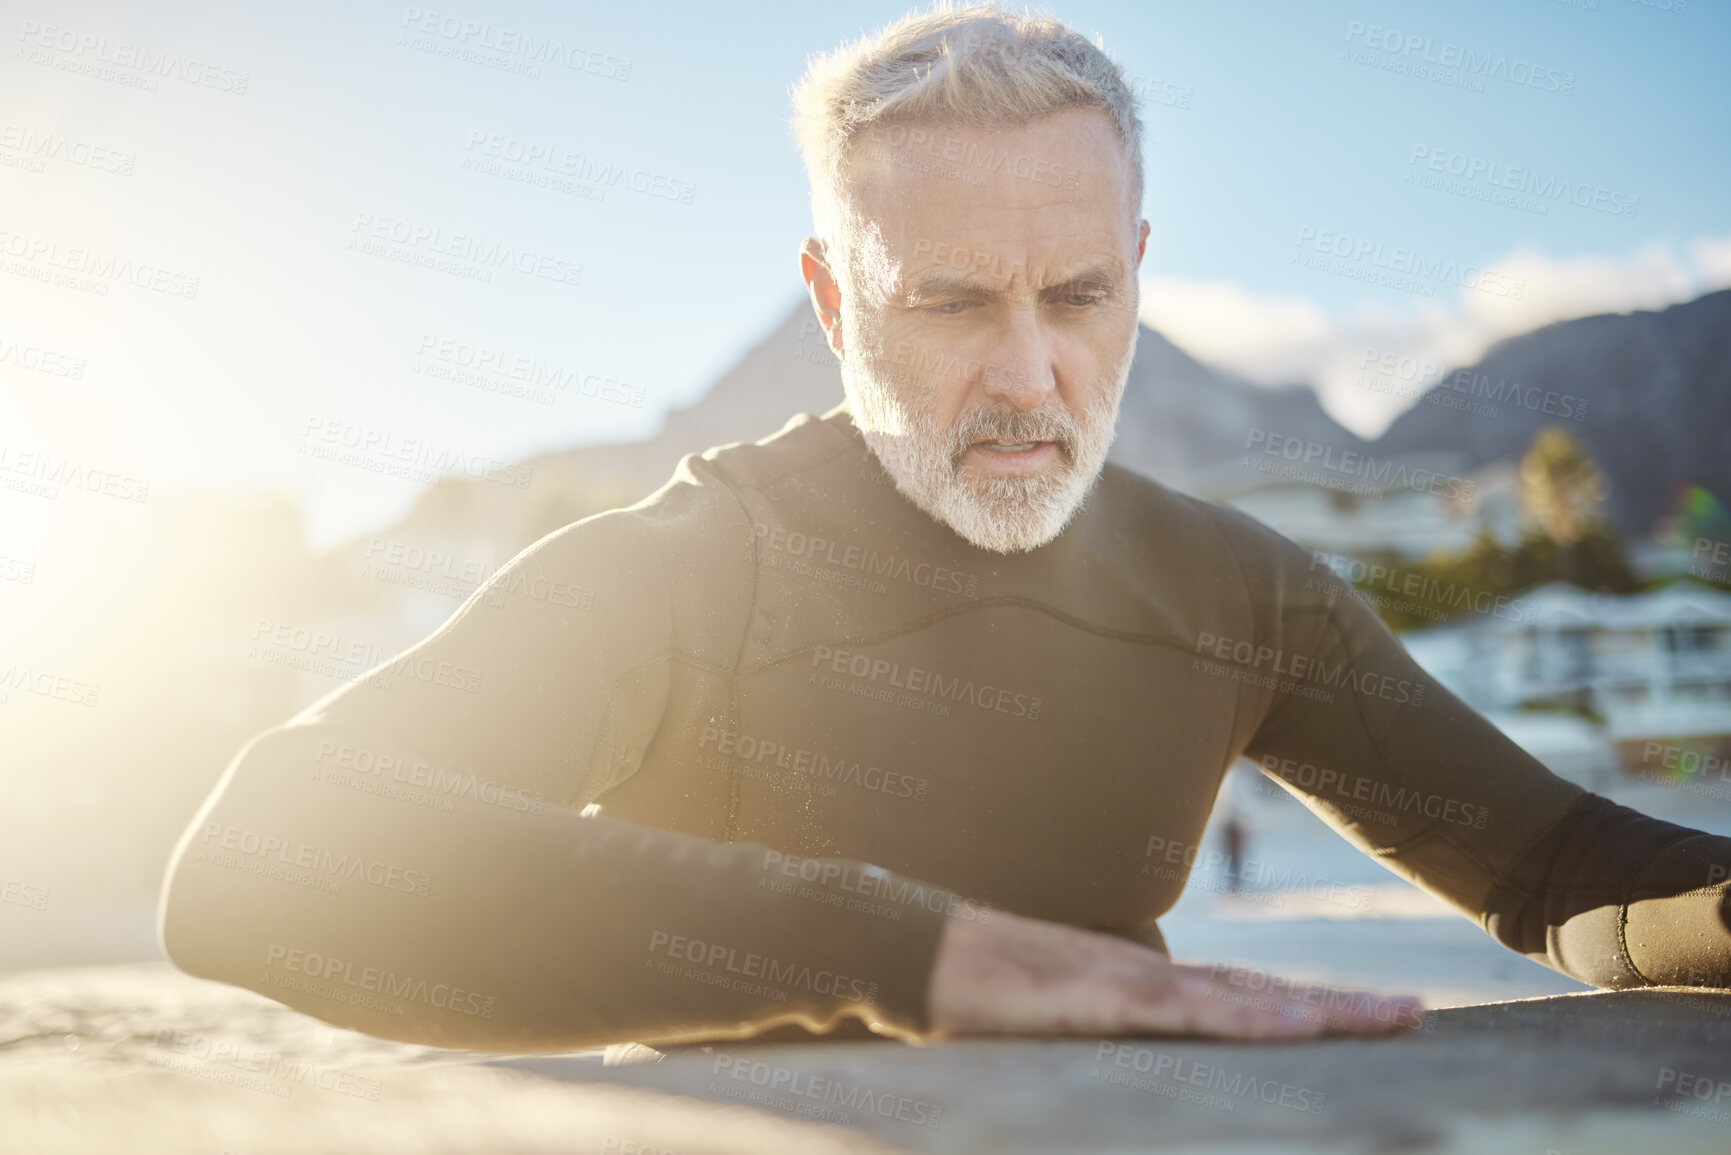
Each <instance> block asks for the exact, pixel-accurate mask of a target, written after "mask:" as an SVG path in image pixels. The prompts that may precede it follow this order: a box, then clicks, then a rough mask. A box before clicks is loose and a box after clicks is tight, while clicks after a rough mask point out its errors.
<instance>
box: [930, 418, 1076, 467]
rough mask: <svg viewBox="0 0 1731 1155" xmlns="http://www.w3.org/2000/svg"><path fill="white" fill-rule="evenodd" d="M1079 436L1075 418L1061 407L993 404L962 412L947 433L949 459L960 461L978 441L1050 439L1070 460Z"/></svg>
mask: <svg viewBox="0 0 1731 1155" xmlns="http://www.w3.org/2000/svg"><path fill="white" fill-rule="evenodd" d="M1080 439H1081V431H1080V430H1079V429H1077V427H1076V421H1075V419H1074V418H1073V417H1071V416H1070V415H1069V414H1068V413H1067V412H1065V411H1064V410H1063V409H1061V408H1060V409H1046V408H1040V409H1017V408H1014V407H1013V406H1007V405H999V406H992V407H989V408H985V409H976V410H974V411H973V412H971V413H965V414H963V415H962V417H961V418H960V419H959V420H957V422H956V425H955V428H954V429H953V430H952V431H951V433H950V461H951V463H952V464H958V463H960V461H961V459H962V455H963V454H965V453H967V451H968V449H969V448H970V447H972V446H973V445H974V444H975V443H977V442H980V441H1008V442H1016V441H1050V442H1053V443H1054V444H1056V445H1057V447H1058V451H1059V452H1060V453H1061V454H1063V456H1064V459H1065V460H1066V461H1069V462H1072V463H1073V462H1074V461H1075V460H1076V446H1077V444H1078V442H1079V441H1080Z"/></svg>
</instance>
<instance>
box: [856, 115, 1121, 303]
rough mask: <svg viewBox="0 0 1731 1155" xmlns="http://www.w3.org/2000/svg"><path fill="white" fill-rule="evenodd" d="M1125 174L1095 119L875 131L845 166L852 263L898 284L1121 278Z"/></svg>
mask: <svg viewBox="0 0 1731 1155" xmlns="http://www.w3.org/2000/svg"><path fill="white" fill-rule="evenodd" d="M1128 167H1129V166H1128V164H1127V162H1126V151H1125V150H1124V148H1123V146H1122V143H1121V142H1120V141H1118V139H1117V136H1116V130H1115V129H1114V128H1113V127H1112V125H1111V122H1110V121H1109V120H1108V119H1107V118H1106V116H1105V114H1104V113H1103V112H1100V111H1099V110H1095V109H1067V110H1065V111H1064V112H1061V113H1055V114H1052V115H1051V116H1047V117H1042V118H1040V119H1039V120H1036V121H1032V122H1029V123H1028V124H1025V125H1006V126H993V127H982V126H971V125H958V124H950V123H944V122H935V123H934V122H912V123H907V124H901V123H897V124H892V125H888V126H879V127H877V128H874V129H872V130H870V132H869V133H868V134H867V135H866V137H865V138H864V139H863V140H862V141H861V144H860V148H859V150H858V151H857V152H856V153H855V155H854V157H853V161H852V163H851V164H850V166H849V168H850V172H849V180H848V185H849V194H850V195H849V197H848V199H849V200H850V201H851V202H852V205H853V208H854V210H855V213H856V214H857V217H856V220H857V223H858V225H859V226H860V227H859V229H858V230H857V232H856V236H855V241H856V255H857V256H859V257H861V258H864V262H863V263H864V264H866V265H868V266H871V267H872V272H873V273H874V274H875V276H874V277H873V279H874V280H879V281H882V280H885V279H886V278H887V279H889V280H892V281H894V282H896V283H897V284H898V285H907V284H909V283H911V282H913V281H914V280H916V279H921V278H923V279H926V280H928V281H937V280H955V279H956V278H958V277H965V278H968V279H970V280H978V281H980V282H981V283H982V284H995V285H1006V284H1008V283H1009V282H1011V281H1017V282H1022V283H1031V284H1034V285H1036V286H1038V285H1039V284H1056V283H1061V282H1063V281H1066V280H1070V279H1073V278H1075V277H1076V276H1079V275H1082V274H1085V273H1103V272H1107V271H1110V272H1112V273H1113V274H1115V275H1122V272H1123V269H1124V267H1125V265H1124V256H1123V250H1124V248H1125V245H1126V242H1127V241H1128V240H1129V239H1130V238H1131V236H1132V235H1133V232H1134V222H1133V218H1134V216H1135V212H1134V208H1135V207H1139V206H1130V205H1129V204H1128V203H1127V202H1128V195H1129V191H1128V190H1129V184H1130V182H1129V174H1128ZM862 271H864V270H862ZM886 287H887V286H886Z"/></svg>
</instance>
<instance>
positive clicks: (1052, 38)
mask: <svg viewBox="0 0 1731 1155" xmlns="http://www.w3.org/2000/svg"><path fill="white" fill-rule="evenodd" d="M793 102H794V116H793V128H794V135H795V136H796V137H797V138H798V141H799V148H800V153H801V155H802V156H803V157H804V159H805V166H806V172H807V174H808V175H809V176H810V178H811V204H812V216H813V218H814V221H815V223H816V226H817V230H818V236H819V238H820V239H821V240H823V241H824V242H825V244H826V245H828V244H829V243H830V242H832V241H836V240H842V241H844V243H845V240H846V238H848V237H850V236H851V235H852V234H853V232H854V231H855V230H854V228H853V227H850V224H849V218H850V217H851V216H852V213H851V211H850V209H849V206H848V205H847V202H846V198H845V196H844V195H843V193H844V190H845V188H846V179H847V172H846V169H847V163H848V158H849V155H850V151H851V148H852V146H853V143H854V140H855V138H856V137H857V136H859V134H860V133H862V132H864V131H865V130H867V129H870V128H875V127H879V126H888V125H891V124H897V123H903V124H905V123H908V122H912V121H945V120H948V121H959V122H962V123H966V124H975V125H999V124H1024V123H1026V122H1028V121H1030V120H1033V119H1035V118H1036V117H1040V116H1044V115H1046V114H1048V113H1053V112H1057V111H1059V110H1061V109H1065V108H1098V109H1100V110H1101V111H1103V112H1105V113H1106V115H1107V116H1108V117H1109V118H1110V119H1111V121H1112V124H1113V126H1114V127H1116V128H1117V130H1118V136H1119V138H1120V139H1122V140H1123V142H1124V146H1125V149H1126V150H1127V152H1128V153H1129V159H1130V182H1131V184H1130V194H1131V201H1130V203H1131V205H1132V211H1134V210H1135V208H1136V207H1139V206H1140V205H1141V203H1142V121H1141V119H1140V118H1139V117H1138V116H1137V115H1136V98H1135V96H1134V95H1133V94H1132V93H1131V91H1130V87H1129V85H1127V84H1126V83H1125V82H1124V72H1123V70H1122V69H1121V68H1120V67H1119V66H1118V64H1117V63H1116V62H1115V61H1113V60H1112V58H1111V57H1109V56H1107V55H1106V52H1105V49H1104V47H1103V46H1099V45H1095V44H1090V43H1089V42H1088V41H1087V39H1086V38H1084V37H1083V36H1082V35H1081V34H1080V33H1077V32H1075V31H1073V30H1071V29H1070V28H1069V27H1067V26H1066V25H1064V24H1063V23H1062V22H1060V21H1059V20H1056V19H1054V18H1052V17H1050V16H1036V15H1033V14H1031V13H1024V14H1022V15H1017V14H1015V13H1013V12H1005V11H1003V10H1001V9H999V8H998V7H996V6H995V5H993V4H975V5H970V6H968V7H955V6H953V5H952V4H950V3H948V2H947V0H941V2H940V3H939V5H938V6H937V7H935V8H933V9H932V10H931V11H929V12H913V13H909V14H908V15H907V16H904V17H902V19H900V20H898V21H896V22H895V23H894V24H891V25H889V26H888V27H887V28H884V29H883V30H882V31H880V32H879V33H878V34H877V35H876V36H870V37H865V38H862V39H861V40H859V41H858V42H856V43H854V44H849V45H844V46H843V47H841V48H838V49H836V50H835V51H834V52H831V53H829V54H828V55H824V56H819V57H816V58H815V59H813V60H812V62H811V64H810V66H809V67H808V68H807V70H806V74H805V77H804V78H803V79H802V80H801V81H800V82H799V84H798V85H797V86H795V88H794V92H793ZM838 232H839V234H840V235H839V236H838V235H837V234H838ZM834 255H835V256H838V257H842V258H843V259H844V260H845V254H842V253H837V254H834Z"/></svg>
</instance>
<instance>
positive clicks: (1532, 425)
mask: <svg viewBox="0 0 1731 1155" xmlns="http://www.w3.org/2000/svg"><path fill="white" fill-rule="evenodd" d="M1475 391H1476V392H1475ZM1547 392H1548V393H1550V394H1551V395H1552V397H1551V400H1550V401H1549V402H1547V401H1546V397H1545V395H1546V393H1547ZM841 397H842V390H841V380H840V376H839V373H838V368H837V362H836V359H835V357H834V356H833V355H832V354H831V353H830V352H829V349H828V346H827V345H826V344H825V342H824V339H823V335H822V333H821V331H820V330H819V329H818V327H817V324H816V322H815V320H814V319H813V317H812V314H811V309H810V306H809V305H808V304H806V303H805V302H804V301H803V300H802V301H801V302H799V303H798V304H797V305H795V306H794V307H793V308H792V310H790V312H789V313H788V315H787V317H786V318H785V319H784V320H783V321H782V322H781V323H780V324H779V325H777V326H776V327H775V328H774V329H773V330H772V331H771V332H770V333H769V334H767V335H766V336H765V337H764V339H763V340H762V341H760V342H759V343H758V344H757V345H756V346H754V347H753V348H752V349H751V350H749V351H748V352H747V353H746V354H745V355H744V356H743V357H742V358H741V359H740V360H739V362H738V363H737V364H735V365H734V366H733V367H732V368H731V369H729V370H728V371H727V372H726V373H724V374H723V375H722V376H721V377H720V378H719V379H718V380H717V381H716V383H715V385H714V386H713V387H712V388H711V389H710V390H709V392H708V393H706V394H705V395H704V396H703V397H702V398H700V399H699V400H698V401H696V402H695V403H693V404H691V405H689V406H686V407H684V408H681V409H676V410H673V411H672V412H670V413H669V414H668V416H667V420H666V423H665V424H664V425H663V426H662V428H661V430H660V432H658V433H657V434H656V435H655V436H653V437H651V438H648V439H647V440H643V441H635V442H627V443H620V444H612V445H586V446H578V447H575V448H572V449H567V450H561V451H558V452H555V453H549V454H545V455H543V456H541V457H537V458H535V459H533V460H532V461H531V462H530V463H529V464H531V465H532V466H533V467H534V483H533V484H532V485H531V486H530V488H529V489H528V490H527V491H519V490H509V489H505V488H503V487H500V486H495V485H487V484H484V483H481V482H476V481H470V480H466V479H461V478H448V479H446V480H445V481H443V482H441V483H440V484H439V485H438V486H437V487H436V488H434V489H432V490H430V491H429V492H428V493H427V494H426V496H425V497H423V498H422V499H421V501H420V502H419V503H418V504H417V505H416V507H415V509H414V510H413V511H411V513H410V514H409V516H408V517H407V518H406V519H405V520H404V521H403V522H402V523H401V524H400V525H398V526H397V527H394V528H393V529H392V530H391V531H388V532H389V533H391V534H393V535H395V536H398V537H402V538H404V539H406V540H410V541H447V542H448V541H453V540H456V539H464V540H466V541H468V542H469V543H471V544H470V546H468V547H466V548H470V549H471V550H472V551H474V550H479V552H481V553H483V554H487V553H490V554H492V555H493V556H494V557H495V558H497V560H499V561H503V560H504V559H505V558H508V557H509V556H511V554H512V553H514V552H516V550H517V549H520V548H521V547H522V546H524V545H526V544H528V543H529V542H531V541H534V540H535V539H536V538H538V537H540V536H541V535H543V534H545V533H547V532H550V531H551V530H554V529H557V528H558V527H559V526H561V525H565V524H567V523H569V522H571V521H574V520H576V519H578V518H580V517H585V516H587V515H589V514H591V513H595V512H598V511H600V510H603V509H609V508H614V507H617V506H620V505H627V504H630V503H631V502H634V501H636V500H638V499H639V498H641V497H644V496H646V495H647V494H649V493H650V492H652V491H654V490H655V489H656V488H657V487H659V486H660V485H661V484H662V483H663V482H665V481H666V480H667V479H668V477H669V476H671V474H672V472H673V469H674V467H675V466H676V465H677V464H678V462H679V459H680V458H681V457H683V456H684V455H685V454H687V453H693V452H699V451H701V450H703V449H707V448H708V447H710V446H712V445H721V444H726V443H728V442H732V441H753V440H756V439H758V438H761V437H765V436H768V435H769V434H771V433H773V432H775V431H776V430H777V429H780V428H781V427H782V425H784V424H785V423H786V421H787V419H788V418H789V417H791V416H792V415H793V414H795V413H799V412H810V413H822V412H824V411H825V410H827V409H829V408H830V407H831V406H833V405H834V404H835V403H836V402H838V401H840V400H841ZM1565 397H1567V398H1570V399H1573V400H1571V401H1569V402H1568V403H1567V409H1566V410H1565V402H1564V398H1565ZM1448 400H1463V401H1467V402H1472V403H1477V404H1481V405H1484V406H1488V407H1489V408H1488V410H1487V411H1485V412H1480V413H1469V412H1464V411H1462V410H1461V409H1459V408H1451V407H1448V406H1446V405H1444V404H1443V403H1442V402H1444V401H1448ZM1578 401H1585V402H1586V405H1585V407H1584V410H1581V413H1582V416H1583V419H1581V420H1574V419H1572V418H1571V417H1569V416H1567V415H1566V412H1574V411H1576V409H1577V405H1578ZM1547 406H1549V407H1550V408H1552V409H1554V410H1556V412H1554V413H1547V412H1546V411H1545V410H1546V408H1547ZM1550 423H1556V424H1561V425H1564V426H1565V427H1567V428H1568V429H1569V430H1570V431H1571V432H1573V433H1575V434H1577V435H1578V436H1579V437H1580V438H1581V439H1582V440H1583V442H1584V443H1585V444H1586V445H1587V446H1588V447H1589V449H1590V450H1591V451H1592V453H1593V455H1594V457H1595V459H1596V460H1597V461H1598V463H1599V466H1600V468H1601V469H1602V470H1603V471H1604V473H1605V475H1606V477H1607V479H1608V480H1609V483H1610V503H1609V505H1610V511H1611V515H1612V517H1613V518H1614V519H1615V521H1616V523H1617V524H1618V526H1619V527H1620V528H1622V529H1623V530H1624V532H1625V533H1627V534H1631V535H1634V536H1646V535H1647V534H1649V533H1650V532H1651V531H1652V529H1653V528H1654V526H1655V524H1656V522H1657V521H1658V520H1659V519H1660V518H1662V517H1663V516H1664V515H1665V513H1666V512H1667V511H1668V510H1669V509H1670V508H1671V506H1672V504H1673V503H1674V500H1673V499H1674V496H1675V494H1676V493H1678V492H1679V491H1680V490H1681V489H1682V488H1683V487H1684V486H1686V485H1688V484H1690V483H1693V484H1698V485H1701V486H1704V487H1706V488H1707V489H1708V490H1711V491H1713V492H1716V493H1719V494H1731V453H1727V452H1726V446H1727V444H1728V443H1731V291H1726V292H1719V293H1713V294H1709V295H1708V296H1705V297H1701V298H1699V299H1698V300H1695V301H1691V302H1688V303H1687V304H1682V305H1676V306H1673V307H1671V308H1669V309H1665V310H1663V311H1661V312H1652V313H1647V312H1643V313H1631V314H1623V315H1603V316H1596V317H1585V318H1582V319H1580V320H1575V321H1564V322H1560V323H1558V324H1554V325H1548V326H1546V327H1545V328H1542V329H1539V330H1536V331H1534V332H1532V333H1528V334H1525V335H1524V336H1520V337H1515V338H1511V339H1509V340H1506V341H1504V342H1502V343H1500V344H1499V345H1497V346H1495V347H1494V348H1493V349H1491V350H1490V352H1489V353H1487V354H1486V355H1485V357H1484V358H1483V359H1482V360H1481V361H1480V362H1479V363H1478V364H1476V365H1472V366H1468V367H1465V368H1463V369H1458V370H1454V371H1451V372H1450V373H1449V374H1447V375H1445V377H1444V378H1443V379H1442V383H1441V384H1439V385H1437V386H1435V387H1433V388H1432V389H1431V390H1430V391H1429V392H1428V393H1426V394H1424V395H1423V396H1422V397H1421V398H1420V399H1419V401H1418V403H1417V404H1415V405H1414V406H1413V408H1412V409H1411V410H1409V411H1408V412H1406V413H1404V414H1403V415H1402V416H1401V417H1400V418H1399V419H1397V420H1396V421H1395V422H1394V423H1393V425H1391V426H1390V427H1389V429H1388V430H1387V431H1386V432H1385V433H1384V435H1383V436H1382V437H1381V438H1379V439H1377V440H1376V441H1374V442H1367V441H1365V440H1363V439H1362V438H1360V437H1358V436H1357V435H1356V434H1354V433H1352V432H1351V431H1349V430H1347V429H1345V428H1344V427H1342V426H1341V425H1340V424H1339V423H1337V422H1336V421H1335V420H1334V419H1333V418H1332V417H1330V416H1329V415H1328V413H1327V412H1326V411H1325V410H1324V409H1323V408H1322V405H1321V404H1320V402H1319V401H1318V399H1317V395H1316V392H1315V391H1314V390H1313V389H1311V388H1310V387H1309V386H1305V385H1293V386H1288V387H1286V388H1282V389H1268V388H1262V387H1260V386H1255V385H1251V384H1249V383H1248V382H1246V381H1243V380H1241V379H1239V378H1236V377H1233V376H1231V375H1229V374H1227V373H1223V372H1221V371H1219V370H1216V369H1213V368H1210V367H1209V366H1206V365H1204V364H1202V363H1201V362H1199V361H1197V360H1195V359H1194V358H1193V357H1191V356H1190V355H1189V354H1187V353H1185V352H1184V351H1183V350H1181V349H1179V348H1178V347H1177V346H1176V345H1174V344H1173V343H1172V342H1170V341H1168V340H1167V339H1166V338H1165V337H1163V336H1161V335H1160V334H1159V333H1157V332H1155V331H1154V330H1152V329H1149V328H1147V327H1142V328H1140V329H1139V331H1138V334H1137V341H1136V356H1135V360H1134V362H1133V363H1132V366H1131V370H1130V376H1129V380H1128V382H1127V383H1126V386H1125V393H1124V402H1123V407H1122V410H1121V412H1120V416H1119V422H1118V433H1117V438H1116V441H1115V442H1114V444H1113V447H1112V453H1111V457H1112V460H1114V461H1116V462H1118V463H1120V464H1122V465H1125V466H1127V467H1129V468H1132V469H1136V470H1138V471H1141V472H1144V473H1147V474H1149V475H1151V476H1153V477H1156V478H1158V479H1159V480H1161V481H1163V482H1165V483H1167V484H1169V485H1172V486H1174V487H1176V488H1179V489H1184V490H1188V491H1190V492H1196V493H1202V494H1206V495H1215V496H1217V495H1219V494H1221V493H1223V492H1232V491H1234V490H1238V489H1243V488H1245V487H1247V486H1249V485H1253V484H1255V483H1256V482H1258V481H1259V480H1266V476H1267V475H1265V474H1260V473H1255V472H1253V471H1251V470H1247V469H1245V468H1243V467H1242V466H1241V465H1240V464H1239V462H1241V461H1242V460H1243V458H1244V455H1245V453H1246V451H1247V449H1248V450H1252V451H1253V452H1255V453H1258V454H1260V452H1261V449H1260V447H1261V446H1262V445H1264V444H1267V443H1268V442H1267V440H1266V438H1268V437H1272V436H1275V435H1278V436H1279V437H1283V438H1290V439H1296V440H1298V441H1300V442H1305V443H1310V444H1313V445H1317V446H1321V447H1324V448H1326V449H1330V450H1333V451H1334V453H1335V454H1337V455H1338V454H1344V453H1348V452H1358V453H1371V454H1374V455H1376V456H1377V457H1378V458H1382V459H1388V458H1394V459H1399V460H1406V461H1417V460H1425V461H1428V462H1430V463H1434V462H1436V461H1437V460H1439V459H1441V460H1444V461H1446V462H1448V463H1449V464H1448V466H1447V468H1448V469H1449V471H1451V472H1455V473H1465V472H1467V471H1469V470H1474V469H1478V468H1480V467H1483V466H1486V465H1491V464H1493V463H1507V462H1510V461H1512V460H1514V459H1516V458H1518V457H1519V455H1520V454H1521V453H1522V452H1524V451H1525V449H1526V448H1527V446H1528V445H1529V444H1530V443H1531V441H1532V438H1533V435H1534V434H1535V433H1536V432H1538V430H1539V429H1540V428H1542V427H1543V426H1545V425H1546V424H1550ZM1259 433H1260V434H1261V435H1262V437H1263V439H1262V440H1258V434H1259ZM1275 460H1277V459H1270V461H1271V462H1273V461H1275ZM481 542H485V543H487V544H486V546H485V547H482V546H480V545H479V544H476V543H481ZM359 544H360V543H356V546H354V547H350V548H349V550H348V551H347V552H350V553H352V552H353V551H354V549H355V548H356V547H358V545H359ZM345 564H347V563H346V562H345Z"/></svg>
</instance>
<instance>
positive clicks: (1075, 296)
mask: <svg viewBox="0 0 1731 1155" xmlns="http://www.w3.org/2000/svg"><path fill="white" fill-rule="evenodd" d="M1104 299H1105V298H1104V297H1102V296H1101V295H1100V294H1098V293H1066V294H1065V295H1064V304H1066V305H1074V306H1076V307H1077V308H1086V307H1087V306H1089V305H1098V304H1099V303H1100V302H1101V301H1103V300H1104Z"/></svg>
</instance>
